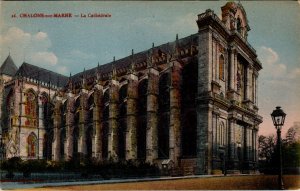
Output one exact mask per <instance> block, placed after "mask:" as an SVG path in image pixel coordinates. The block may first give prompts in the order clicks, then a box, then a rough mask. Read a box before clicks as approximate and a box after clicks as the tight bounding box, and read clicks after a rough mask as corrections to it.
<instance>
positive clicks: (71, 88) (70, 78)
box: [68, 72, 73, 92]
mask: <svg viewBox="0 0 300 191" xmlns="http://www.w3.org/2000/svg"><path fill="white" fill-rule="evenodd" d="M68 89H69V92H72V90H73V82H72V73H71V72H70V76H69V82H68Z"/></svg>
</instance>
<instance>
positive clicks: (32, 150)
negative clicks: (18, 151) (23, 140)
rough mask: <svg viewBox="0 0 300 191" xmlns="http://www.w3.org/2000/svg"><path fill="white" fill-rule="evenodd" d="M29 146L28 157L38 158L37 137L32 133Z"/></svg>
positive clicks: (28, 139)
mask: <svg viewBox="0 0 300 191" xmlns="http://www.w3.org/2000/svg"><path fill="white" fill-rule="evenodd" d="M27 144H28V150H27V151H28V157H36V155H37V137H36V135H35V134H34V133H31V134H30V135H29V136H28V138H27Z"/></svg>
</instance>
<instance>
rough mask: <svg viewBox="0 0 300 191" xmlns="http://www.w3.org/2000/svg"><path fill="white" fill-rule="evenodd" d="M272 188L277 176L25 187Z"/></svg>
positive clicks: (287, 179) (288, 184)
mask: <svg viewBox="0 0 300 191" xmlns="http://www.w3.org/2000/svg"><path fill="white" fill-rule="evenodd" d="M284 184H285V189H292V190H298V189H300V176H296V175H286V176H284ZM253 189H255V190H272V189H277V176H271V175H270V176H268V175H257V176H230V177H210V178H190V179H178V180H159V181H148V182H131V183H113V184H97V185H82V186H61V187H47V188H35V189H24V190H26V191H36V190H43V191H45V190H74V191H75V190H253Z"/></svg>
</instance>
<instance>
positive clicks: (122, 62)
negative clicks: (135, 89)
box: [71, 33, 198, 83]
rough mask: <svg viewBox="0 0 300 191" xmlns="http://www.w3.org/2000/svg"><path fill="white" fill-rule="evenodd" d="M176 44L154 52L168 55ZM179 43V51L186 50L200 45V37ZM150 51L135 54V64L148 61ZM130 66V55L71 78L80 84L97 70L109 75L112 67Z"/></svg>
mask: <svg viewBox="0 0 300 191" xmlns="http://www.w3.org/2000/svg"><path fill="white" fill-rule="evenodd" d="M175 42H176V41H173V42H169V43H165V44H162V45H159V46H157V47H154V48H153V51H154V52H155V51H158V50H160V51H162V52H164V53H168V52H170V51H172V50H173V49H174V47H175ZM177 42H178V47H179V49H184V48H187V47H189V46H191V45H197V44H198V35H197V33H196V34H193V35H190V36H187V37H185V38H182V39H178V41H177ZM148 51H149V49H148V50H145V51H142V52H139V53H136V54H134V55H133V56H134V62H135V63H141V62H144V61H146V60H147V54H148ZM130 64H131V55H129V56H127V57H124V58H121V59H119V60H116V61H115V62H110V63H107V64H103V65H100V66H99V68H98V67H95V68H92V69H89V70H86V71H84V72H80V73H77V74H75V75H74V76H72V77H71V80H72V81H73V83H74V82H78V81H80V80H81V77H82V76H83V75H85V76H88V77H91V76H95V75H96V73H97V70H99V73H100V74H107V73H110V72H112V65H114V67H115V68H116V70H118V69H121V68H129V67H130Z"/></svg>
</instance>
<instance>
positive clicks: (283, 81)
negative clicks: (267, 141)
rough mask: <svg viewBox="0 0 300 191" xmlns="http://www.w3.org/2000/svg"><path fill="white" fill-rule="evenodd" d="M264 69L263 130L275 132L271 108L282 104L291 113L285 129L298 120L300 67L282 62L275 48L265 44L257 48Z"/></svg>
mask: <svg viewBox="0 0 300 191" xmlns="http://www.w3.org/2000/svg"><path fill="white" fill-rule="evenodd" d="M257 53H258V57H259V58H260V60H261V62H262V65H263V69H262V70H261V72H260V76H259V78H260V79H259V87H258V91H259V92H258V94H259V96H258V97H259V108H260V111H259V113H260V114H261V115H262V116H263V117H264V121H263V123H262V124H261V125H260V126H261V130H260V134H265V135H267V134H271V133H274V128H273V125H272V120H271V118H270V112H272V110H273V109H275V106H277V105H280V106H282V107H283V109H284V110H285V111H286V113H288V117H287V120H286V125H285V126H286V128H285V129H284V131H286V130H287V129H288V128H289V127H290V126H291V125H292V123H293V122H294V121H299V120H300V118H299V113H300V110H299V107H298V104H295V103H298V102H299V94H300V86H299V82H300V67H296V68H292V67H290V66H292V64H289V63H286V64H285V63H283V61H282V58H281V57H280V54H279V53H278V52H276V51H275V50H274V49H272V48H270V47H266V46H262V47H260V48H259V49H258V51H257Z"/></svg>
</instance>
